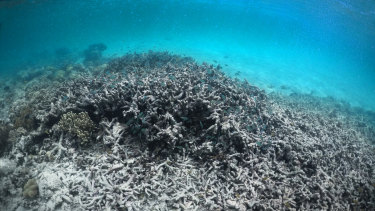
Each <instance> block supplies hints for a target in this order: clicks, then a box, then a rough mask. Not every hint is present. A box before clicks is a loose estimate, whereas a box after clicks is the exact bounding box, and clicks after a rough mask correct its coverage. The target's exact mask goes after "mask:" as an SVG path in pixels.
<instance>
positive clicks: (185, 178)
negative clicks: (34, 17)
mask: <svg viewBox="0 0 375 211" xmlns="http://www.w3.org/2000/svg"><path fill="white" fill-rule="evenodd" d="M105 48H106V47H105V45H102V44H97V45H92V46H90V47H89V48H88V49H87V50H86V51H84V52H83V54H84V57H85V59H84V60H83V62H82V63H70V62H69V59H67V60H64V61H65V62H60V65H54V66H44V67H38V68H36V67H35V68H33V69H29V70H27V71H24V72H20V73H19V74H18V78H17V81H11V80H9V81H2V82H1V84H2V86H3V87H2V91H1V95H0V99H1V101H0V103H1V104H0V109H1V113H0V119H1V122H0V144H1V152H0V153H1V154H0V155H1V158H0V196H1V197H0V207H3V210H374V209H375V177H374V175H375V170H374V163H375V150H374V145H373V144H374V142H375V132H374V131H375V129H374V122H375V115H374V113H372V112H369V111H365V110H361V109H358V108H353V107H350V106H349V105H348V104H347V103H345V102H342V101H339V100H335V99H333V98H321V97H314V96H311V95H303V94H297V93H293V94H290V95H288V96H286V95H280V94H277V93H265V92H264V91H262V90H261V89H259V88H257V87H256V86H253V85H252V84H251V82H247V81H244V80H240V79H238V78H235V77H234V78H233V77H230V76H227V75H226V74H225V73H224V72H223V71H222V70H221V67H220V65H211V64H207V63H202V64H198V63H197V62H195V61H194V60H193V59H192V58H190V57H183V56H178V55H173V54H170V53H167V52H151V51H150V52H148V53H129V54H126V55H124V56H122V57H119V58H111V59H108V58H107V59H104V58H103V56H102V51H103V50H105ZM56 53H57V54H59V55H62V57H64V58H68V56H67V55H69V51H68V50H66V49H60V50H58V51H57V52H56ZM4 80H5V79H4Z"/></svg>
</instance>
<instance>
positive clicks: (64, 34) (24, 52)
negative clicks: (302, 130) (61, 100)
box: [0, 0, 375, 110]
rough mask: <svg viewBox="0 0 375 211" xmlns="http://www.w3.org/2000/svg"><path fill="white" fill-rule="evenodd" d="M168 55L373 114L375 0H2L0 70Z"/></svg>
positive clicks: (270, 88)
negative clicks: (68, 60) (66, 56)
mask: <svg viewBox="0 0 375 211" xmlns="http://www.w3.org/2000/svg"><path fill="white" fill-rule="evenodd" d="M93 43H104V44H105V45H106V46H107V47H108V48H107V50H106V51H105V54H106V56H116V55H118V56H120V55H122V54H124V53H126V52H133V51H136V52H142V51H148V50H156V51H159V50H161V51H170V52H172V53H178V54H184V55H187V56H192V57H194V58H195V59H197V60H198V61H208V62H210V63H215V62H217V63H219V64H221V65H222V66H223V67H224V71H225V72H227V73H228V74H230V75H232V76H233V75H235V73H238V74H237V75H238V77H240V78H246V79H247V80H248V81H249V82H250V83H252V84H255V85H257V86H260V87H261V88H263V89H266V90H267V91H269V92H270V91H278V92H285V93H291V92H302V93H312V94H314V95H318V96H332V97H335V98H338V99H344V100H346V101H348V102H349V103H351V104H352V105H353V106H360V107H363V108H366V109H371V110H375V82H374V81H375V59H374V58H375V1H370V0H311V1H300V0H294V1H292V0H288V1H287V0H286V1H279V0H262V1H255V0H191V1H189V0H185V1H180V0H154V1H152V0H148V1H146V0H127V1H126V0H97V1H94V0H82V1H77V0H55V1H49V0H34V1H30V0H2V1H0V72H1V73H0V74H1V75H14V73H15V72H17V71H20V70H21V69H25V68H26V67H27V66H33V65H42V64H48V63H51V62H56V59H57V58H56V49H59V48H65V49H68V50H69V52H71V53H72V54H74V55H75V56H77V57H79V56H80V55H81V53H82V51H83V50H84V49H86V48H87V46H89V45H90V44H93Z"/></svg>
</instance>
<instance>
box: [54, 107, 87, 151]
mask: <svg viewBox="0 0 375 211" xmlns="http://www.w3.org/2000/svg"><path fill="white" fill-rule="evenodd" d="M57 125H58V127H59V128H60V130H62V131H64V132H67V133H69V134H70V135H72V136H76V137H78V138H79V139H80V140H81V141H82V142H81V144H84V143H87V142H88V140H89V138H90V136H91V133H92V131H93V129H94V122H93V121H92V120H91V119H90V117H89V114H88V113H87V112H80V113H78V114H76V113H73V112H71V111H70V112H68V113H66V114H64V115H62V117H61V119H60V121H59V123H58V124H57Z"/></svg>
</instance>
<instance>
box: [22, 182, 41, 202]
mask: <svg viewBox="0 0 375 211" xmlns="http://www.w3.org/2000/svg"><path fill="white" fill-rule="evenodd" d="M38 193H39V190H38V183H36V179H29V180H28V181H27V183H26V184H25V186H24V187H23V197H25V198H29V199H33V198H35V197H36V196H37V195H38Z"/></svg>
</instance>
